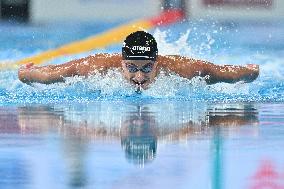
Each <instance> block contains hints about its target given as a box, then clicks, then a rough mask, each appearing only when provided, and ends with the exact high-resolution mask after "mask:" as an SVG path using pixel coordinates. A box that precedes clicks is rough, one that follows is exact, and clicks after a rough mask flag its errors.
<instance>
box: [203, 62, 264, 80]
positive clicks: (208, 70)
mask: <svg viewBox="0 0 284 189" xmlns="http://www.w3.org/2000/svg"><path fill="white" fill-rule="evenodd" d="M204 66H205V75H206V82H207V83H208V84H214V83H218V82H226V83H235V82H238V81H244V82H252V81H253V80H255V79H256V78H257V77H258V74H259V72H258V67H257V68H256V69H251V68H248V67H245V66H233V65H224V66H219V65H214V64H211V63H206V64H205V65H204Z"/></svg>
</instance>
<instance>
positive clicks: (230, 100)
mask: <svg viewBox="0 0 284 189" xmlns="http://www.w3.org/2000/svg"><path fill="white" fill-rule="evenodd" d="M119 24H121V23H109V24H108V25H105V23H81V24H74V23H73V24H72V23H67V24H66V23H65V24H62V23H60V24H52V25H11V24H9V23H0V32H1V36H0V44H1V45H0V62H5V63H7V62H8V63H9V62H13V61H16V60H19V59H21V58H23V57H26V56H30V55H34V54H37V53H39V52H42V51H44V50H46V49H50V48H55V47H58V46H60V45H62V44H65V43H67V42H71V41H73V40H78V39H81V38H85V37H88V36H91V35H93V34H98V33H100V32H103V31H105V30H107V29H109V28H111V27H114V26H117V25H119ZM150 32H151V33H152V34H154V36H155V37H156V39H157V41H158V45H159V52H160V54H181V55H184V56H190V57H194V58H199V59H205V60H208V61H211V62H214V63H216V64H234V65H245V64H247V63H255V64H259V65H260V76H259V78H257V80H255V81H254V82H252V83H246V84H244V83H236V84H225V83H218V84H215V85H210V86H207V85H205V83H204V81H203V80H202V79H200V78H194V79H192V80H187V79H183V78H181V77H179V76H177V75H171V76H163V75H160V76H158V78H157V80H156V81H155V82H154V83H153V84H152V86H151V88H150V89H148V90H145V91H143V92H142V94H137V93H136V92H135V89H133V88H131V86H129V84H128V83H127V82H126V81H125V80H124V78H123V77H122V76H121V74H120V73H119V72H118V71H117V70H110V71H109V72H108V73H107V74H106V75H105V76H101V75H94V76H92V77H90V78H88V79H84V78H80V77H75V78H67V80H66V82H65V83H58V84H51V85H43V84H33V85H32V86H30V85H26V84H23V83H21V82H20V81H19V80H18V79H17V71H16V70H8V71H7V70H6V71H1V74H0V188H1V189H2V188H5V189H6V188H16V187H18V188H32V189H36V188H63V189H64V188H103V189H108V188H163V189H164V188H216V189H217V188H230V189H232V188H260V187H261V186H262V187H263V186H267V187H270V188H271V187H275V186H276V187H277V188H284V183H283V180H284V177H283V176H284V171H283V166H284V158H283V157H284V156H283V145H284V130H283V128H284V111H283V107H284V105H283V102H284V83H283V80H284V77H283V75H284V68H283V55H284V36H283V33H284V23H283V22H234V23H232V22H213V21H203V20H199V21H190V22H184V23H181V24H176V25H173V26H170V27H162V28H158V29H155V30H151V31H150ZM120 46H121V45H113V46H111V47H108V48H107V49H103V50H95V51H92V52H87V53H83V54H79V55H72V56H68V57H61V58H59V59H56V60H52V61H50V62H48V63H46V64H58V63H63V62H66V61H69V60H72V59H74V58H79V57H84V56H87V55H89V54H93V53H97V52H109V53H112V52H120Z"/></svg>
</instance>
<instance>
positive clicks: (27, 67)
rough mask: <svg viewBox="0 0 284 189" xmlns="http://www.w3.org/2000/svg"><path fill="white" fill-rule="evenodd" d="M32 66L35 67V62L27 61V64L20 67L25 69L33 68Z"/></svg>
mask: <svg viewBox="0 0 284 189" xmlns="http://www.w3.org/2000/svg"><path fill="white" fill-rule="evenodd" d="M31 68H35V66H34V63H32V62H30V63H27V64H24V65H22V66H21V67H20V69H22V70H23V69H24V70H26V69H31Z"/></svg>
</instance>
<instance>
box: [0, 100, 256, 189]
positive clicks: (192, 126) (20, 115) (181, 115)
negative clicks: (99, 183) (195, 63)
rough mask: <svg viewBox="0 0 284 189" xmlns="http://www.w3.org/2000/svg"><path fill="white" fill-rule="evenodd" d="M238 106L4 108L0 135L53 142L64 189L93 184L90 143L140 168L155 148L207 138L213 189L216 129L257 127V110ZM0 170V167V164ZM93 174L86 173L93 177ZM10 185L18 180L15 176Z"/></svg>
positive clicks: (217, 165)
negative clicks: (113, 148) (116, 150)
mask: <svg viewBox="0 0 284 189" xmlns="http://www.w3.org/2000/svg"><path fill="white" fill-rule="evenodd" d="M240 106H241V105H239V104H238V105H232V104H230V105H227V106H226V105H224V104H223V105H222V106H219V105H217V104H213V105H207V104H198V105H195V104H186V105H185V104H183V103H181V104H179V103H177V102H175V103H168V104H141V103H133V104H125V103H117V104H113V103H105V102H99V103H95V104H89V105H82V104H79V105H73V106H71V105H70V106H24V107H17V108H13V109H10V110H13V111H11V112H12V113H11V112H10V113H9V116H8V117H7V114H4V113H3V112H2V116H1V117H0V119H1V120H0V121H1V122H0V134H1V135H2V134H3V133H10V134H11V133H21V134H22V135H23V136H25V135H34V136H42V137H43V136H45V135H51V136H56V137H57V139H58V140H59V146H58V148H59V152H60V153H61V154H62V155H63V157H64V158H63V159H62V162H61V163H62V164H63V165H64V167H65V169H66V170H65V171H63V172H65V173H66V179H65V180H64V179H63V180H64V183H66V184H64V185H67V186H68V188H70V187H71V188H84V187H86V186H88V185H89V184H90V183H92V182H93V181H92V180H90V177H92V176H93V175H91V176H90V175H89V174H90V173H89V172H88V170H89V169H90V168H88V166H89V165H88V156H89V154H90V152H91V151H90V143H93V142H95V141H99V142H103V141H105V142H108V141H112V142H114V144H115V143H120V145H121V148H122V149H123V153H124V154H125V155H124V156H125V158H126V159H127V162H130V163H131V164H135V165H139V167H144V165H146V164H149V165H151V164H152V163H153V162H154V161H155V158H156V156H158V155H159V154H157V149H158V147H159V143H163V144H166V143H172V142H173V141H177V142H178V141H181V140H183V141H184V140H189V139H190V138H195V137H203V138H204V137H205V138H212V139H213V141H214V142H213V145H214V146H213V148H212V149H213V157H212V159H213V161H214V162H213V164H214V165H215V167H214V166H213V169H215V170H217V172H215V173H214V171H213V172H212V173H213V181H212V182H213V183H212V184H213V185H214V186H215V187H216V188H218V187H221V185H220V182H222V175H221V174H218V173H221V172H222V171H221V169H223V168H222V166H221V164H222V161H221V159H222V147H221V146H220V145H222V140H223V138H224V137H226V135H228V136H229V135H230V133H228V132H226V133H220V132H221V129H220V128H234V129H233V130H234V133H236V132H237V130H238V129H239V128H240V126H243V125H258V111H257V109H256V108H255V107H254V105H245V106H243V107H240ZM3 114H4V115H5V116H3ZM3 120H4V121H3ZM7 120H8V121H7ZM9 120H14V121H9ZM15 120H16V121H15ZM3 123H4V124H3ZM11 128H12V129H11ZM223 132H224V130H223ZM256 132H257V129H256ZM51 138H52V137H51ZM221 139H222V140H221ZM119 141H120V142H119ZM2 142H3V141H1V143H2ZM4 142H6V141H5V140H4ZM1 143H0V145H1ZM214 149H215V150H214ZM104 150H106V151H107V150H108V149H104ZM51 153H55V152H51ZM116 155H118V154H116ZM150 162H152V163H150ZM59 164H60V163H59ZM0 168H3V165H2V164H1V163H0ZM95 171H96V170H93V169H91V172H92V173H93V174H94V172H95ZM0 173H1V172H0ZM27 174H28V173H27ZM107 176H111V175H107ZM15 180H18V179H17V178H16V177H15ZM63 180H61V181H63ZM26 182H29V181H28V180H27V181H26ZM214 182H215V183H214ZM1 185H2V186H3V184H0V188H1ZM11 185H13V183H12V182H11Z"/></svg>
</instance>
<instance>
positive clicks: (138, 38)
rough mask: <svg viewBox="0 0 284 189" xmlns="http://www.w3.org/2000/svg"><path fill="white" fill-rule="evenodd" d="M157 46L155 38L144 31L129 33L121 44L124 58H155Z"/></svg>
mask: <svg viewBox="0 0 284 189" xmlns="http://www.w3.org/2000/svg"><path fill="white" fill-rule="evenodd" d="M157 55H158V48H157V43H156V40H155V38H154V37H153V36H152V35H151V34H149V33H147V32H144V31H137V32H134V33H131V34H130V35H128V36H127V37H126V39H125V40H124V43H123V45H122V58H123V59H124V60H156V58H157Z"/></svg>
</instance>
